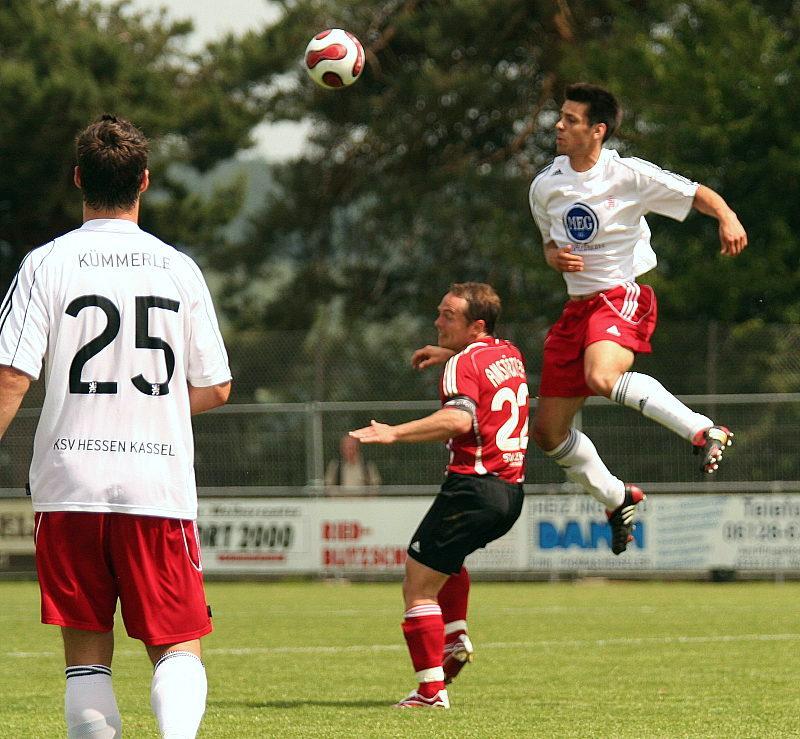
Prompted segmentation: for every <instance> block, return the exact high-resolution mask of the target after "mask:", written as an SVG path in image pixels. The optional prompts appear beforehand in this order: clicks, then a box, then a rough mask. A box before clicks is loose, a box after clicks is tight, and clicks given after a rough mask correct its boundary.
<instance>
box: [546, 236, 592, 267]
mask: <svg viewBox="0 0 800 739" xmlns="http://www.w3.org/2000/svg"><path fill="white" fill-rule="evenodd" d="M572 248H573V247H572V244H567V245H566V246H562V247H560V248H559V247H558V246H556V242H555V241H548V242H546V243H545V244H544V247H543V249H544V261H545V262H547V264H548V266H550V267H552V268H553V269H554V270H555V271H556V272H583V257H582V256H580V255H578V254H573V253H572Z"/></svg>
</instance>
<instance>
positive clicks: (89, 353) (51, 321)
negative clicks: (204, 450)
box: [0, 219, 231, 519]
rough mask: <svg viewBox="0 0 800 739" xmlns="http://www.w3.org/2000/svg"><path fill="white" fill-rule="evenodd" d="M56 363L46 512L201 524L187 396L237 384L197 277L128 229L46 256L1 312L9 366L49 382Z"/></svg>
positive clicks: (40, 453) (50, 396) (84, 237)
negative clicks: (232, 380) (196, 389)
mask: <svg viewBox="0 0 800 739" xmlns="http://www.w3.org/2000/svg"><path fill="white" fill-rule="evenodd" d="M42 360H44V367H45V386H46V394H45V401H44V405H43V407H42V413H41V417H40V419H39V424H38V426H37V429H36V437H35V440H34V450H33V460H32V463H31V471H30V489H31V496H32V500H33V508H34V510H35V511H92V512H115V513H129V514H136V515H143V516H162V517H165V518H182V519H194V518H196V516H197V491H196V487H195V478H194V441H193V438H192V426H191V418H190V410H189V393H188V388H187V382H188V383H190V384H192V385H194V386H196V387H208V386H212V385H218V384H220V383H224V382H227V381H228V380H230V377H231V374H230V370H229V368H228V357H227V354H226V352H225V347H224V345H223V343H222V337H221V336H220V333H219V327H218V325H217V319H216V316H215V314H214V307H213V305H212V303H211V296H210V295H209V292H208V288H207V287H206V284H205V281H204V280H203V276H202V274H201V272H200V270H199V269H198V267H197V265H196V264H195V263H194V262H193V261H192V260H191V259H190V258H189V257H187V256H186V255H185V254H181V253H180V252H179V251H177V250H176V249H174V248H172V247H171V246H168V245H167V244H165V243H163V242H162V241H159V240H158V239H157V238H155V237H154V236H151V235H150V234H148V233H146V232H144V231H142V230H141V229H140V228H139V227H138V226H137V225H136V224H135V223H133V222H132V221H127V220H121V219H110V220H91V221H87V222H86V223H84V225H83V226H82V227H81V228H80V229H77V230H75V231H71V232H70V233H67V234H65V235H64V236H60V237H58V238H57V239H55V240H54V241H52V242H51V243H49V244H46V245H45V246H41V247H39V248H38V249H35V250H33V251H32V252H31V253H30V254H28V255H27V256H26V257H25V259H24V260H23V262H22V265H21V266H20V269H19V271H18V273H17V275H16V277H15V278H14V281H13V282H12V284H11V288H10V289H9V291H8V294H7V295H6V298H5V301H4V302H3V305H2V308H0V364H2V365H7V366H11V367H15V368H17V369H19V370H21V371H22V372H25V373H26V374H28V375H30V376H31V377H33V378H34V379H36V378H37V377H38V376H39V373H40V370H41V367H42Z"/></svg>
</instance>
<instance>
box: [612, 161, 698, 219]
mask: <svg viewBox="0 0 800 739" xmlns="http://www.w3.org/2000/svg"><path fill="white" fill-rule="evenodd" d="M627 161H629V162H630V166H631V168H632V169H633V172H634V176H635V179H636V182H635V188H636V191H637V192H638V193H639V197H640V199H641V202H642V205H643V206H644V208H645V210H646V212H651V213H658V214H659V215H662V216H667V217H668V218H674V219H675V220H676V221H682V220H684V219H685V218H686V216H687V215H689V211H690V210H691V209H692V203H693V202H694V196H695V193H697V188H698V187H699V185H698V184H697V183H696V182H692V181H691V180H689V179H687V178H686V177H683V176H681V175H679V174H675V173H674V172H670V171H669V170H666V169H661V168H660V167H658V166H656V165H655V164H652V163H651V162H648V161H645V160H644V159H637V158H635V157H632V158H630V159H629V160H627Z"/></svg>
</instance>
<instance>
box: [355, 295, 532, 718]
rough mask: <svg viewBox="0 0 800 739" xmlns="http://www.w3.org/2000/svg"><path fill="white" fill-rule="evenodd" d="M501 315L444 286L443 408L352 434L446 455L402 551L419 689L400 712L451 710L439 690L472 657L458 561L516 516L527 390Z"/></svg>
mask: <svg viewBox="0 0 800 739" xmlns="http://www.w3.org/2000/svg"><path fill="white" fill-rule="evenodd" d="M499 313H500V298H499V297H498V296H497V294H496V293H495V291H494V290H493V288H492V287H491V286H489V285H485V284H482V283H475V282H466V283H457V284H454V285H451V287H450V290H449V292H448V293H447V294H446V295H445V296H444V298H442V301H441V303H440V304H439V315H438V318H437V319H436V322H435V326H436V330H437V332H438V346H439V348H442V349H443V350H445V351H446V352H448V354H449V355H452V356H450V358H449V359H448V360H447V363H446V364H445V367H444V372H443V373H442V378H441V382H440V385H439V394H440V397H441V401H442V407H441V409H439V410H438V411H436V412H435V413H432V414H431V415H429V416H427V417H425V418H419V419H417V420H414V421H409V422H408V423H401V424H398V425H396V426H391V425H388V424H385V423H378V422H377V421H374V420H373V421H372V422H371V424H370V425H369V426H366V427H364V428H361V429H357V430H356V431H351V432H350V433H351V435H352V436H354V437H355V438H357V439H359V440H360V441H362V442H363V443H365V444H371V443H377V444H393V443H395V442H418V441H446V442H447V448H448V450H449V452H450V459H449V462H448V464H447V472H446V476H445V480H444V482H443V483H442V489H441V492H440V493H439V494H438V495H437V496H436V499H435V500H434V502H433V505H432V506H431V508H430V510H429V511H428V512H427V514H426V515H425V517H424V518H423V519H422V522H421V523H420V525H419V527H418V528H417V530H416V532H415V533H414V535H413V536H412V537H411V544H410V545H409V547H408V558H407V560H406V570H405V579H404V581H403V598H404V600H405V609H406V610H405V619H404V621H403V634H404V635H405V639H406V643H407V644H408V649H409V652H410V653H411V661H412V663H413V665H414V670H415V672H416V678H417V681H418V687H417V688H416V689H415V690H414V691H412V692H411V694H410V695H409V696H408V697H407V698H405V699H403V700H402V701H400V702H399V703H398V704H397V707H400V708H416V707H430V708H449V706H450V701H449V698H448V695H447V688H446V687H445V685H446V683H449V682H450V680H452V679H453V678H454V677H455V675H456V674H457V673H458V671H459V670H460V669H461V667H462V666H463V665H464V664H465V663H466V662H467V661H471V659H472V655H473V648H472V644H471V642H470V640H469V637H468V636H467V623H466V613H467V597H468V593H469V575H468V574H467V571H466V569H465V568H464V566H463V565H464V559H465V558H466V556H467V555H468V554H470V553H471V552H474V551H475V550H476V549H479V548H480V547H484V546H486V545H487V544H488V543H489V542H490V541H494V540H495V539H498V538H499V537H501V536H503V534H505V533H506V532H507V531H508V530H509V529H510V528H511V527H512V526H513V525H514V522H515V521H516V520H517V518H518V517H519V514H520V511H521V510H522V503H523V497H524V495H523V491H522V481H523V479H524V474H525V452H526V449H527V446H528V386H527V384H526V378H525V366H524V363H523V359H522V355H521V354H520V351H519V349H517V347H515V346H514V345H513V344H511V343H510V342H508V341H504V340H503V339H496V338H494V337H493V335H492V334H493V332H494V326H495V322H496V320H497V317H498V315H499ZM420 351H422V350H420ZM418 362H419V352H415V354H414V357H413V358H412V364H414V365H415V366H417V364H418Z"/></svg>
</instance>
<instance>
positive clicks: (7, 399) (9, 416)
mask: <svg viewBox="0 0 800 739" xmlns="http://www.w3.org/2000/svg"><path fill="white" fill-rule="evenodd" d="M30 386H31V378H30V377H28V375H26V374H25V373H24V372H21V371H20V370H18V369H16V368H14V367H8V366H6V365H0V437H2V436H3V434H5V432H6V429H7V428H8V426H9V424H10V423H11V421H13V420H14V416H16V415H17V411H18V410H19V406H20V404H21V403H22V399H23V398H24V397H25V393H27V392H28V388H29V387H30Z"/></svg>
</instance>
